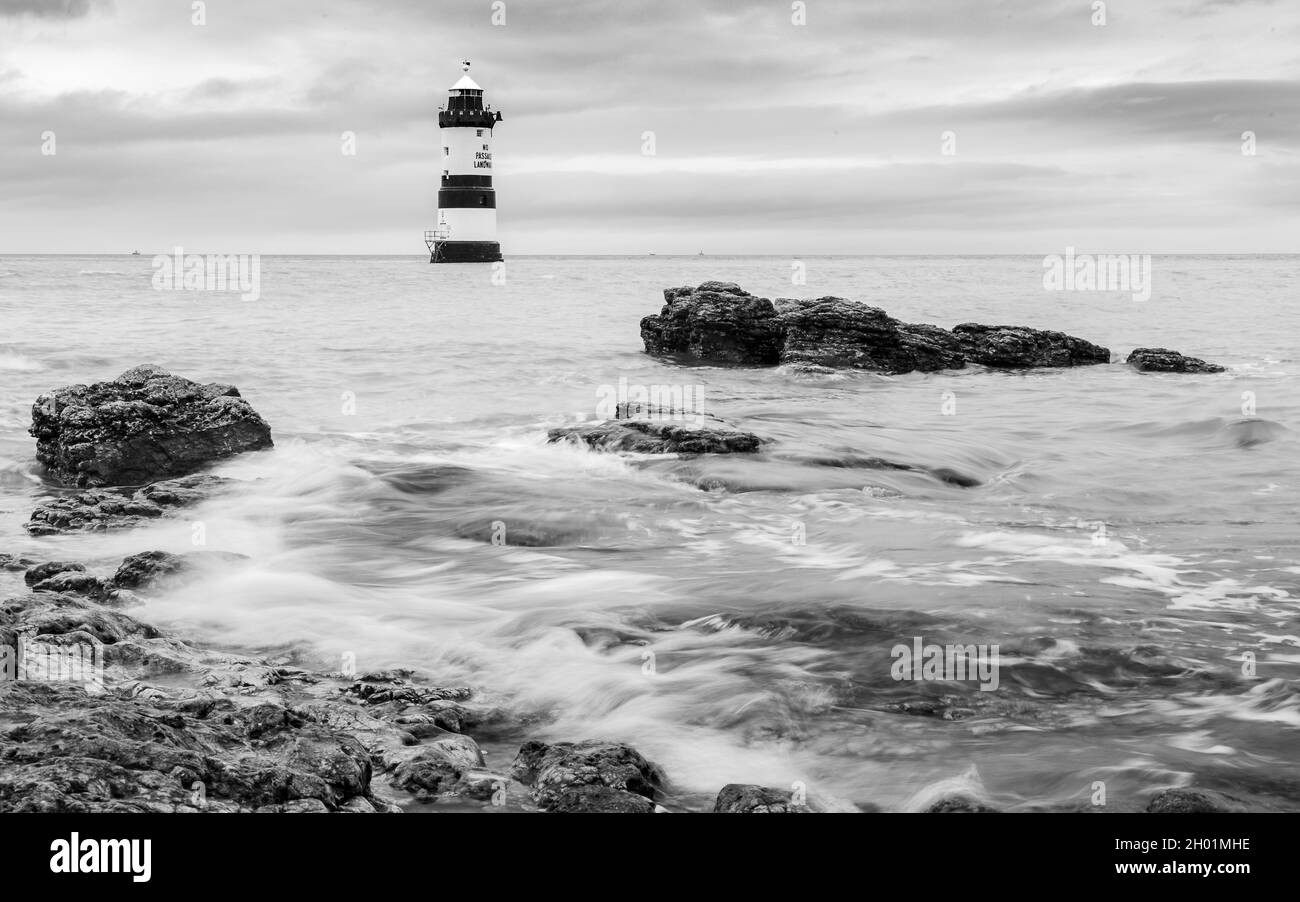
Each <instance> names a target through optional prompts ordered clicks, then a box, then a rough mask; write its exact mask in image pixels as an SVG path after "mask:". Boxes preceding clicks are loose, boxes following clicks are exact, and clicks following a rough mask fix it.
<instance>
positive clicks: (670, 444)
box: [547, 418, 762, 454]
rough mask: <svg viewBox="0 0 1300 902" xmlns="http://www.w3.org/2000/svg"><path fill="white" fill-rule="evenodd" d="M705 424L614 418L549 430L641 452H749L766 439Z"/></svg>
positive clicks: (551, 435) (560, 436)
mask: <svg viewBox="0 0 1300 902" xmlns="http://www.w3.org/2000/svg"><path fill="white" fill-rule="evenodd" d="M703 419H704V420H705V422H704V423H702V424H696V423H694V422H690V421H687V422H677V421H673V420H671V419H669V420H610V421H607V422H604V423H593V424H586V425H582V426H563V427H560V428H557V429H552V430H550V431H549V432H548V433H547V437H548V441H550V442H552V443H554V442H561V441H568V442H575V443H580V444H585V445H588V446H590V447H592V448H595V449H596V450H598V451H632V452H636V453H640V454H745V453H749V452H753V451H757V450H758V449H759V446H760V445H761V444H762V439H760V438H759V437H758V436H756V435H754V434H753V433H751V432H741V431H740V430H737V429H733V428H732V427H731V426H729V425H727V424H725V423H723V422H722V421H721V420H712V419H711V418H703Z"/></svg>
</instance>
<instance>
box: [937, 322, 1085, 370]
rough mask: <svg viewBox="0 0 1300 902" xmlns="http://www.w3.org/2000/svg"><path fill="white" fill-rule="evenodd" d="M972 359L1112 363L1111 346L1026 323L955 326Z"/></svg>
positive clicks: (1018, 363)
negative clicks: (1029, 326)
mask: <svg viewBox="0 0 1300 902" xmlns="http://www.w3.org/2000/svg"><path fill="white" fill-rule="evenodd" d="M952 331H953V334H954V335H956V336H957V338H958V340H960V341H961V344H962V348H963V349H964V350H965V353H966V356H967V358H968V359H969V360H971V361H973V362H975V363H982V364H984V365H985V366H993V367H1003V368H1008V369H1018V368H1028V367H1063V366H1089V365H1093V364H1098V363H1110V350H1109V349H1107V348H1103V347H1101V346H1100V345H1095V344H1093V343H1092V342H1090V341H1084V340H1083V339H1082V338H1075V337H1074V336H1073V335H1066V334H1065V333H1064V332H1052V331H1046V330H1043V329H1028V328H1025V327H1024V326H981V325H980V324H979V323H962V324H961V325H960V326H954V327H953V330H952Z"/></svg>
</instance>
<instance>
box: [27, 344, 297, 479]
mask: <svg viewBox="0 0 1300 902" xmlns="http://www.w3.org/2000/svg"><path fill="white" fill-rule="evenodd" d="M30 432H31V434H32V435H33V436H34V437H35V438H36V458H37V460H39V461H40V462H41V463H42V464H44V465H45V467H46V469H47V471H48V474H49V476H50V478H51V479H53V480H55V481H57V482H60V483H62V484H64V485H68V486H75V487H78V488H97V487H103V486H122V485H127V486H138V485H143V484H145V483H150V482H155V481H158V480H161V479H168V478H171V477H175V476H183V475H186V474H189V473H193V472H195V471H197V470H200V469H202V468H203V467H206V466H208V465H210V464H212V463H214V462H216V461H219V460H222V459H224V458H227V457H230V456H232V455H235V454H239V453H242V452H245V451H255V450H259V449H263V448H270V447H271V446H272V442H271V429H270V427H269V426H268V425H267V424H266V422H265V421H264V420H263V419H262V418H261V416H259V415H258V413H257V411H255V410H254V409H253V407H252V405H250V404H249V403H248V402H247V401H246V400H244V398H243V397H241V396H240V394H239V390H238V389H237V388H235V387H234V386H233V385H222V384H218V383H212V384H208V385H201V384H199V383H198V382H193V381H191V380H189V379H184V378H181V377H179V376H173V375H171V374H170V373H168V372H167V371H166V370H163V369H161V368H159V367H157V366H148V365H147V366H138V367H135V368H134V369H130V370H127V371H126V372H125V373H123V374H122V375H120V376H118V377H117V378H116V379H114V380H112V381H111V382H97V383H95V384H93V385H71V386H67V387H65V388H60V389H57V390H55V391H52V392H48V393H46V394H43V395H41V396H40V397H39V398H37V399H36V403H35V404H33V405H32V426H31V430H30Z"/></svg>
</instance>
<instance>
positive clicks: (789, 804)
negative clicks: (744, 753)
mask: <svg viewBox="0 0 1300 902" xmlns="http://www.w3.org/2000/svg"><path fill="white" fill-rule="evenodd" d="M713 810H714V812H715V813H719V814H803V813H806V812H808V811H810V810H811V809H809V808H808V806H807V805H805V804H801V803H799V802H796V801H794V798H793V796H792V795H791V793H790V792H788V791H782V790H780V789H773V788H772V787H770V786H755V785H753V784H750V783H728V784H727V785H726V786H724V787H722V791H721V792H719V793H718V798H717V801H715V802H714V803H713Z"/></svg>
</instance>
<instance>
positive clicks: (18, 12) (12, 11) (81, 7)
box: [0, 0, 112, 19]
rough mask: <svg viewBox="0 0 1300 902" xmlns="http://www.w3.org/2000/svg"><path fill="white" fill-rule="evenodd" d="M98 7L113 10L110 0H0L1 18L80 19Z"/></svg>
mask: <svg viewBox="0 0 1300 902" xmlns="http://www.w3.org/2000/svg"><path fill="white" fill-rule="evenodd" d="M96 7H98V8H104V9H111V8H112V4H111V2H109V0H0V16H24V15H26V16H36V17H38V18H42V19H80V18H81V17H83V16H87V15H90V12H91V10H92V8H96Z"/></svg>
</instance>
